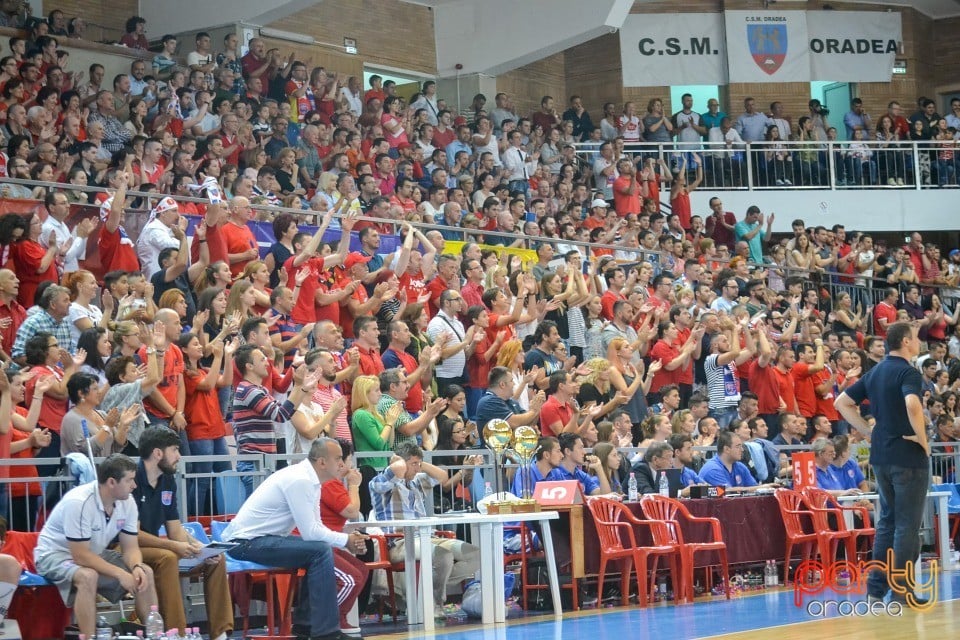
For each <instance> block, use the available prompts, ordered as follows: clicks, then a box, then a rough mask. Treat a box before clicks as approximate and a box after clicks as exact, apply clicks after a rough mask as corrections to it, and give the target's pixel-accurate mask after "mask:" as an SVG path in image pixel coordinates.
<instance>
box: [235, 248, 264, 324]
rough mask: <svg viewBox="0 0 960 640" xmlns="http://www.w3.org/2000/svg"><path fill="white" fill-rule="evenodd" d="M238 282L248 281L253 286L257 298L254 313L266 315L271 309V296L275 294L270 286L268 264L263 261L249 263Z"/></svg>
mask: <svg viewBox="0 0 960 640" xmlns="http://www.w3.org/2000/svg"><path fill="white" fill-rule="evenodd" d="M237 280H248V281H250V282H251V283H252V284H253V296H254V298H256V302H255V303H254V305H253V312H254V313H256V314H257V315H263V314H264V313H266V312H267V310H268V309H269V308H270V294H271V293H272V292H273V290H272V289H271V288H270V287H269V286H268V285H269V284H270V269H268V268H267V264H266V263H265V262H263V261H262V260H253V261H251V262H248V263H247V266H245V267H244V268H243V271H241V272H240V276H239V277H238V278H237Z"/></svg>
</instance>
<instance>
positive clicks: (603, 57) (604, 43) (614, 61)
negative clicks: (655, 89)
mask: <svg viewBox="0 0 960 640" xmlns="http://www.w3.org/2000/svg"><path fill="white" fill-rule="evenodd" d="M564 61H565V64H566V69H567V91H568V93H570V94H571V95H573V94H579V95H580V96H581V97H582V98H583V104H584V106H586V107H587V108H588V110H589V111H590V115H591V116H592V117H593V121H594V122H595V123H597V124H599V122H600V118H601V117H602V116H603V110H602V105H603V103H604V102H613V103H615V104H617V105H622V103H623V95H624V88H623V67H622V65H621V62H620V36H619V35H617V34H607V35H603V36H600V37H599V38H594V39H593V40H590V41H589V42H585V43H583V44H581V45H578V46H576V47H572V48H570V49H567V51H565V52H564ZM618 108H619V107H618Z"/></svg>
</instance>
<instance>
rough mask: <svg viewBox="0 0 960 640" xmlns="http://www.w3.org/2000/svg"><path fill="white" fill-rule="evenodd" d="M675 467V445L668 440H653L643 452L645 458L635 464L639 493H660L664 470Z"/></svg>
mask: <svg viewBox="0 0 960 640" xmlns="http://www.w3.org/2000/svg"><path fill="white" fill-rule="evenodd" d="M672 468H673V447H672V446H670V444H669V443H668V442H652V443H650V446H649V447H647V450H646V451H644V452H643V460H638V461H637V462H636V463H635V464H634V465H633V474H634V477H635V478H636V479H637V491H638V492H639V493H659V492H660V477H661V475H662V472H663V471H666V470H667V469H672Z"/></svg>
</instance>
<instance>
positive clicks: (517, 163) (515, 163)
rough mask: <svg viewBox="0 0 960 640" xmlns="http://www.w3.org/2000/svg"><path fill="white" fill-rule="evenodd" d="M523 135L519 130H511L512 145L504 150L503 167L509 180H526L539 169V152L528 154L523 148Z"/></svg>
mask: <svg viewBox="0 0 960 640" xmlns="http://www.w3.org/2000/svg"><path fill="white" fill-rule="evenodd" d="M522 140H523V138H522V136H521V134H520V132H519V131H511V132H510V146H509V147H508V148H507V149H506V151H504V152H503V158H502V160H503V168H504V169H505V170H506V174H507V180H508V181H509V182H518V181H526V180H529V179H530V176H532V175H533V174H534V173H535V172H536V170H537V159H538V158H539V157H540V154H539V153H533V154H527V152H526V151H524V150H523V145H522Z"/></svg>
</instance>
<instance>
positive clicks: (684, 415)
mask: <svg viewBox="0 0 960 640" xmlns="http://www.w3.org/2000/svg"><path fill="white" fill-rule="evenodd" d="M670 423H671V425H672V426H673V432H674V433H684V434H686V435H688V436H690V437H693V435H694V434H695V433H696V431H697V418H696V416H694V415H693V413H691V411H690V410H689V409H681V410H680V411H677V412H676V413H675V414H673V418H672V419H671V420H670Z"/></svg>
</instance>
